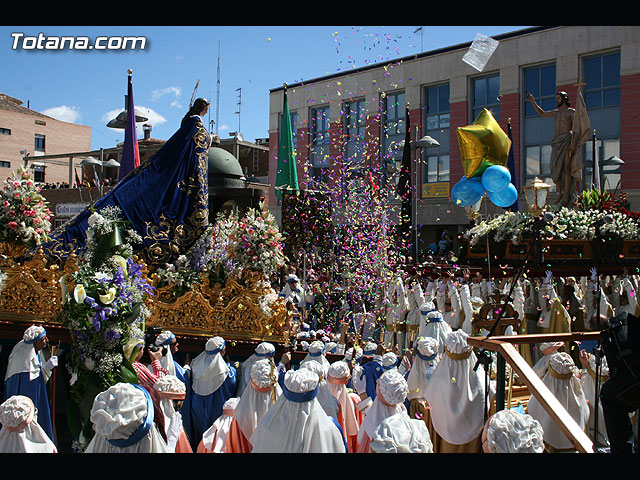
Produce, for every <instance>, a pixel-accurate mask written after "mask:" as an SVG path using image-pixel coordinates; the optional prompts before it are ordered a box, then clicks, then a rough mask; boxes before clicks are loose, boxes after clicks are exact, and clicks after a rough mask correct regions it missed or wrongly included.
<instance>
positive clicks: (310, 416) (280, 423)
mask: <svg viewBox="0 0 640 480" xmlns="http://www.w3.org/2000/svg"><path fill="white" fill-rule="evenodd" d="M318 380H319V379H318V375H316V374H315V373H314V372H312V371H311V370H309V369H306V368H300V369H298V370H288V371H287V372H286V373H283V374H281V377H280V379H279V382H280V386H281V387H282V395H281V396H280V397H279V398H278V400H277V401H276V403H275V404H274V405H273V406H272V407H271V408H269V411H267V413H266V414H265V415H264V416H263V417H262V419H261V420H260V423H258V425H257V427H256V429H255V431H254V432H253V435H252V436H251V438H250V439H249V441H250V442H251V445H252V446H253V450H252V452H253V453H346V451H347V450H346V443H345V440H344V437H343V433H342V430H341V428H340V426H339V425H338V423H337V422H335V421H334V420H333V419H332V418H331V417H330V416H329V415H327V414H326V413H325V411H324V410H323V409H322V406H321V405H320V402H318V399H317V398H316V396H317V393H318V389H317V387H318Z"/></svg>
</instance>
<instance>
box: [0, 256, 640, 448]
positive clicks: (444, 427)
mask: <svg viewBox="0 0 640 480" xmlns="http://www.w3.org/2000/svg"><path fill="white" fill-rule="evenodd" d="M431 267H432V268H429V269H426V268H425V269H415V268H413V269H409V270H408V271H406V272H404V271H398V272H397V275H394V276H392V277H391V278H389V279H387V282H386V283H385V288H384V289H382V290H381V291H379V292H367V293H369V294H370V295H368V296H367V295H363V292H357V291H353V290H348V286H341V287H343V288H344V290H342V289H341V288H340V287H339V288H334V289H333V290H334V291H333V292H331V290H329V289H328V285H327V284H326V282H325V283H323V282H322V279H318V278H313V277H312V276H307V277H306V278H303V279H300V278H299V277H298V276H297V275H296V273H294V272H290V273H289V274H288V275H287V276H286V277H285V284H284V285H283V287H282V288H281V290H280V295H281V296H282V297H283V298H284V299H285V301H286V303H287V305H289V306H290V307H291V322H292V326H293V327H294V328H292V329H291V331H290V343H289V344H288V347H287V348H285V350H284V353H282V354H281V355H280V358H276V350H277V349H276V346H275V345H273V344H271V343H268V342H262V343H259V344H258V345H257V346H256V347H255V352H254V353H253V354H252V355H251V356H250V357H248V358H247V359H245V360H243V361H242V362H236V363H233V362H230V360H229V357H228V355H227V354H226V341H225V339H223V338H221V337H217V336H216V337H212V338H210V339H209V340H208V341H207V342H206V345H205V348H204V351H203V352H201V353H200V354H199V355H198V356H196V357H195V358H194V359H193V360H192V361H190V362H188V363H187V364H185V365H180V364H179V363H178V362H177V361H176V360H175V359H174V356H175V354H176V352H177V351H178V350H177V349H178V345H177V338H176V336H175V335H174V334H173V333H172V332H170V331H161V332H156V334H154V335H153V340H152V341H151V343H150V342H149V341H147V343H146V344H144V345H142V344H141V345H138V347H140V348H139V351H140V353H139V354H138V356H137V358H136V359H135V361H134V363H133V366H134V369H135V371H136V373H137V374H138V379H139V382H138V383H137V384H135V385H134V384H117V385H114V386H112V387H111V388H110V389H108V390H107V391H105V392H102V393H100V394H99V395H98V396H96V398H95V400H94V403H93V407H92V409H91V422H92V423H93V428H94V431H95V435H94V437H93V439H92V440H91V443H90V444H89V446H88V447H87V449H86V452H158V453H251V452H255V453H257V452H278V453H304V452H316V453H372V452H386V453H399V452H411V453H445V452H446V453H454V452H455V453H482V452H484V453H517V452H529V453H534V452H535V453H541V452H569V451H576V448H575V446H574V445H573V444H572V443H571V441H569V440H568V438H567V437H566V435H565V434H564V433H563V431H562V430H561V429H560V428H559V427H558V426H557V425H556V423H555V421H554V419H553V418H552V417H551V416H550V415H549V414H548V413H547V412H546V410H545V408H544V407H543V405H542V404H541V403H540V401H539V400H538V399H537V398H536V397H535V396H531V398H530V399H529V401H528V403H527V404H526V407H523V406H522V405H520V406H518V407H517V408H516V407H512V406H510V405H508V406H507V408H505V409H499V410H498V411H496V408H495V404H494V403H493V402H492V401H493V399H494V396H495V391H496V382H495V372H494V371H492V368H493V366H494V365H495V362H491V364H490V365H486V364H484V363H481V362H479V361H478V355H477V354H478V352H477V351H476V349H475V348H473V347H472V346H471V345H469V342H468V338H469V336H472V335H485V334H486V333H487V332H486V330H485V329H483V328H482V327H478V325H477V322H476V319H477V318H478V313H479V312H480V311H485V312H486V311H488V312H489V314H488V317H487V318H489V319H492V318H495V315H496V314H497V312H499V309H501V308H506V309H507V310H508V312H509V314H510V315H512V316H513V317H514V318H517V319H518V318H519V319H521V321H520V322H519V323H515V324H510V325H509V326H508V327H507V328H506V329H505V334H511V335H518V334H523V333H564V332H575V331H589V330H591V329H593V330H597V329H598V328H599V327H600V325H599V324H593V323H592V320H593V319H595V318H596V317H595V316H596V313H597V312H598V311H599V312H600V313H601V315H603V316H604V317H606V318H611V317H612V316H614V315H617V314H619V313H620V312H629V313H631V314H633V315H638V313H640V312H639V310H640V306H639V305H638V301H637V298H636V295H635V292H636V291H638V282H639V278H638V277H637V276H635V275H628V274H626V272H625V274H623V275H619V276H614V277H605V276H602V277H601V278H599V277H598V273H597V272H596V271H595V270H592V271H591V275H590V276H588V277H580V278H573V277H558V276H554V275H553V272H551V271H547V272H546V275H545V276H544V277H541V278H528V279H524V280H519V281H518V282H516V284H515V285H512V284H511V282H512V280H513V279H511V278H504V279H484V278H482V276H481V275H480V274H478V273H476V274H471V273H470V271H469V270H467V269H462V270H455V269H454V268H453V266H451V265H441V266H440V267H438V268H435V266H433V265H432V266H431ZM309 280H312V281H315V282H316V284H313V283H312V284H311V285H309ZM317 284H320V285H317ZM598 286H599V287H600V289H601V295H600V297H598V294H597V292H595V289H596V288H597V287H598ZM318 287H319V288H318ZM329 293H335V296H334V298H335V300H334V301H333V303H332V304H333V305H335V307H334V308H335V311H332V310H331V309H329V308H328V307H327V306H328V305H331V304H330V303H329V302H328V301H327V302H326V303H325V301H326V300H327V299H329V298H330V297H331V295H330V294H329ZM372 293H373V294H372ZM509 294H511V295H509ZM598 298H600V301H601V304H600V306H599V307H598V305H597V299H598ZM487 306H489V307H490V308H489V309H487V308H485V307H487ZM46 343H47V341H46V331H45V330H44V328H43V327H41V326H32V327H30V328H29V329H27V330H26V331H25V334H24V338H23V339H22V340H21V341H20V342H19V343H18V344H17V345H16V346H15V347H14V349H13V351H12V353H11V356H10V358H9V365H8V368H7V374H6V379H5V385H4V387H5V389H4V390H5V392H4V398H3V403H2V405H1V406H0V422H1V423H2V428H1V429H0V451H3V452H17V451H34V452H43V451H48V452H55V451H56V446H55V444H54V442H53V440H52V438H53V437H52V436H51V422H50V413H49V410H48V405H47V397H46V388H45V384H46V381H47V378H48V376H49V375H50V372H51V371H52V369H54V368H56V366H57V361H56V358H55V357H51V358H49V359H48V360H47V361H46V362H43V359H42V357H41V356H40V352H41V350H42V349H43V348H44V347H45V346H46ZM152 347H153V348H152ZM519 348H520V349H521V353H522V355H523V357H524V358H525V359H526V361H527V362H529V364H530V365H531V366H532V368H533V370H534V371H535V372H536V373H537V374H538V375H539V377H540V379H541V380H542V382H543V383H544V384H545V385H546V386H547V388H548V389H549V390H550V391H551V392H552V393H553V394H554V395H555V396H556V398H557V399H558V400H559V401H560V403H561V404H562V405H563V406H564V407H565V408H566V410H567V412H568V413H569V415H571V417H572V418H573V420H575V422H576V423H577V424H578V425H579V426H580V428H582V429H583V430H584V431H585V432H587V434H588V435H589V436H590V437H591V438H596V436H597V444H598V445H599V447H603V448H604V450H605V451H607V450H608V449H611V451H614V449H616V448H618V447H617V446H616V445H614V443H613V440H612V441H611V442H610V439H609V438H608V435H607V424H606V420H607V415H606V412H603V411H602V410H601V409H602V408H603V405H602V404H601V403H600V402H598V401H596V399H595V398H594V395H595V393H594V392H595V391H596V390H600V389H601V388H602V385H603V384H604V382H605V381H606V379H607V375H608V370H607V365H606V359H605V358H603V357H601V356H599V355H597V353H595V350H594V349H593V345H583V344H578V343H575V342H549V343H541V344H534V345H524V344H523V345H520V347H519ZM292 352H293V353H294V354H295V353H296V352H297V353H298V354H301V355H302V356H303V358H302V359H301V360H299V361H294V360H293V358H292ZM596 362H599V363H598V365H599V367H600V368H598V369H596V367H595V365H596ZM596 371H599V372H600V375H599V376H597V375H594V372H596ZM596 382H599V383H598V386H597V387H596ZM595 406H598V408H599V409H600V410H598V413H596V412H595ZM605 407H606V405H605ZM598 414H599V415H598ZM595 418H597V419H598V425H595V424H594V421H595Z"/></svg>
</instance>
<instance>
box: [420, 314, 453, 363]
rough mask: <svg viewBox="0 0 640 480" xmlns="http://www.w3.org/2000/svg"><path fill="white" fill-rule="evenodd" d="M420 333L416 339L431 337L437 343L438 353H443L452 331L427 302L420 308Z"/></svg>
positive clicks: (440, 315)
mask: <svg viewBox="0 0 640 480" xmlns="http://www.w3.org/2000/svg"><path fill="white" fill-rule="evenodd" d="M420 315H421V319H420V331H419V332H418V337H419V338H420V337H431V338H434V339H436V341H437V342H438V349H439V353H441V354H442V353H443V352H444V345H445V341H446V339H447V337H448V336H449V334H450V333H451V332H452V331H453V330H452V329H451V326H450V325H449V324H448V323H447V322H445V321H444V318H443V316H442V313H440V312H439V311H438V310H436V308H435V305H434V304H433V302H427V303H425V304H423V305H422V306H421V307H420Z"/></svg>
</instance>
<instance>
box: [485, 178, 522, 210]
mask: <svg viewBox="0 0 640 480" xmlns="http://www.w3.org/2000/svg"><path fill="white" fill-rule="evenodd" d="M487 193H488V195H489V200H491V201H492V202H493V203H495V204H496V205H497V206H498V207H502V208H507V207H510V206H511V205H513V204H514V203H516V202H517V201H518V190H516V187H514V186H513V183H509V185H508V186H507V188H505V189H504V190H500V191H498V192H487Z"/></svg>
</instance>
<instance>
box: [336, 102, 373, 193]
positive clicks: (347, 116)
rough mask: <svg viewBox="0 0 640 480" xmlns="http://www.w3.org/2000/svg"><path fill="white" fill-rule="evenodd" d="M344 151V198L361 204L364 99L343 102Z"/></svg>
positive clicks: (364, 182)
mask: <svg viewBox="0 0 640 480" xmlns="http://www.w3.org/2000/svg"><path fill="white" fill-rule="evenodd" d="M342 115H343V124H344V152H343V162H342V163H343V165H342V168H343V171H342V172H343V173H342V179H341V182H342V190H343V194H344V197H345V198H349V199H352V200H353V201H354V202H358V203H359V204H362V202H363V201H364V199H361V196H362V195H364V194H365V191H366V188H365V186H366V174H367V172H368V171H369V170H368V169H366V168H365V167H366V164H365V158H366V148H367V144H366V126H367V107H366V102H365V100H364V99H358V100H354V101H349V102H345V103H344V105H343V112H342Z"/></svg>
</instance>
